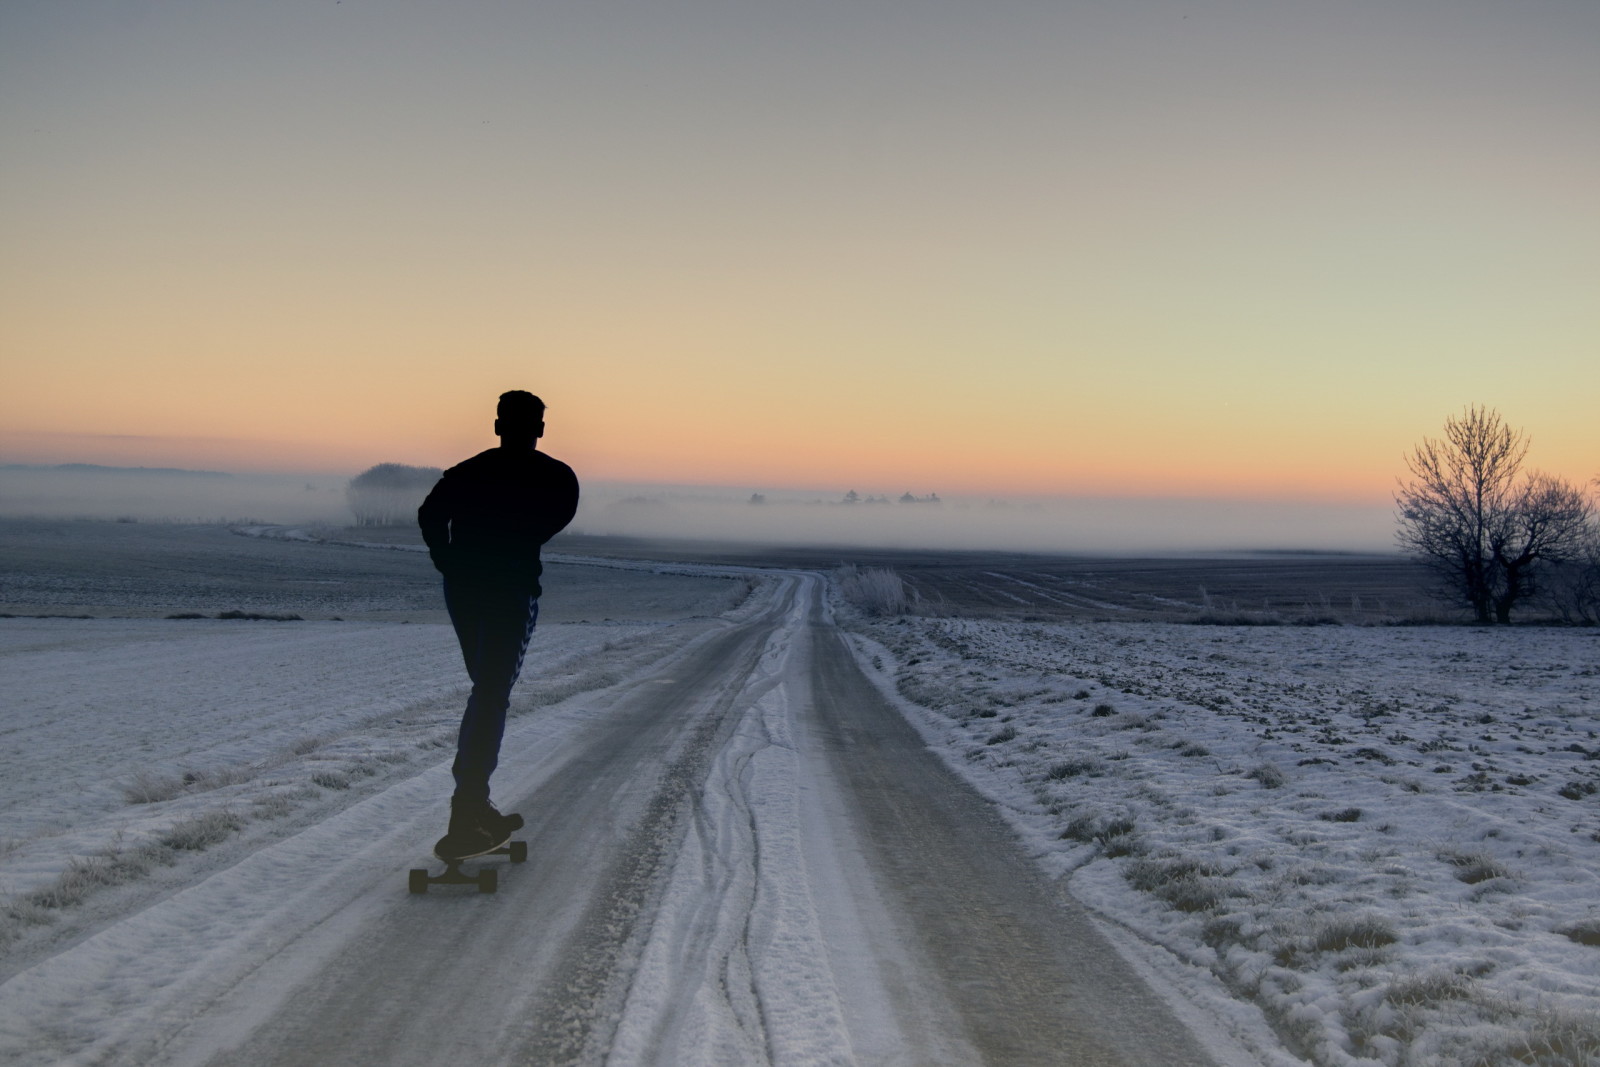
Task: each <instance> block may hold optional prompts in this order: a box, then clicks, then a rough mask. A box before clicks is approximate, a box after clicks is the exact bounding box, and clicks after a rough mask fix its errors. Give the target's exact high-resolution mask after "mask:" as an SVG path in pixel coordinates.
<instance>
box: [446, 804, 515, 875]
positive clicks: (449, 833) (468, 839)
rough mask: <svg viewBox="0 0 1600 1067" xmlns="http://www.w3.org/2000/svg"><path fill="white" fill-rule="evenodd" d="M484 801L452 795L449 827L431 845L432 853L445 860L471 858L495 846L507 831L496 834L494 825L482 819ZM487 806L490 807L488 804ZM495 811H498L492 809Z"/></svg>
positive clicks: (493, 848)
mask: <svg viewBox="0 0 1600 1067" xmlns="http://www.w3.org/2000/svg"><path fill="white" fill-rule="evenodd" d="M487 807H488V806H487V804H486V802H484V801H481V800H480V801H471V800H464V799H462V798H460V797H454V798H452V799H451V801H450V828H449V829H448V830H446V831H445V835H444V836H443V837H441V838H439V842H438V844H436V845H434V846H433V854H434V855H435V856H438V857H439V858H440V859H442V860H444V861H445V862H447V863H448V862H451V861H453V860H464V859H471V858H472V857H473V856H481V855H483V854H484V853H485V852H493V851H494V850H495V849H497V848H499V847H500V845H501V843H502V842H503V841H505V839H506V837H507V836H509V834H507V835H504V836H498V837H497V836H496V835H495V830H496V829H497V828H495V827H491V826H489V825H488V824H487V823H486V821H485V819H484V814H485V809H486V808H487ZM488 810H491V811H492V810H493V809H492V808H488ZM496 814H497V815H498V813H496Z"/></svg>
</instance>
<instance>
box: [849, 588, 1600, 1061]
mask: <svg viewBox="0 0 1600 1067" xmlns="http://www.w3.org/2000/svg"><path fill="white" fill-rule="evenodd" d="M842 613H843V614H844V615H846V616H849V615H850V612H849V611H848V610H844V611H842ZM849 625H850V626H851V627H852V628H853V629H854V630H855V631H856V635H857V637H858V638H860V640H858V641H857V644H858V651H859V653H860V658H861V660H862V664H863V667H864V668H865V669H866V670H867V673H868V674H869V675H870V676H873V677H875V678H877V679H878V680H879V683H880V685H881V686H882V687H883V688H884V689H885V691H886V692H887V693H889V694H890V695H891V696H892V697H894V698H895V699H897V700H899V701H900V702H901V704H902V706H903V707H904V708H906V710H907V712H908V714H909V715H910V716H911V717H912V719H913V721H915V722H916V723H918V725H919V726H920V727H921V728H922V729H923V731H924V733H925V735H926V736H927V737H928V738H929V740H930V742H931V743H932V744H933V745H934V746H935V748H936V749H938V750H939V751H942V752H943V753H944V754H945V755H946V757H947V759H948V760H949V761H950V762H951V764H952V765H953V766H955V767H957V768H958V769H960V770H961V771H962V773H964V774H965V775H966V776H967V777H968V778H969V779H970V780H972V781H973V782H974V783H975V784H976V785H977V786H978V787H979V788H980V789H981V790H983V791H984V792H986V793H987V794H988V795H989V796H991V797H993V798H994V799H996V800H997V801H998V802H999V803H1000V804H1001V805H1002V807H1003V808H1004V809H1005V810H1006V811H1007V812H1008V814H1009V815H1010V817H1011V818H1012V820H1013V822H1014V824H1015V825H1016V826H1017V827H1018V828H1019V830H1020V832H1021V833H1022V834H1023V836H1024V838H1025V839H1026V840H1027V842H1028V843H1029V845H1030V847H1031V848H1032V849H1033V850H1034V851H1035V852H1036V853H1037V855H1038V857H1039V860H1040V862H1041V863H1042V864H1043V865H1044V866H1045V867H1046V869H1047V870H1049V871H1051V872H1052V873H1054V874H1056V875H1059V876H1061V877H1063V878H1065V879H1067V882H1068V886H1069V888H1070V889H1071V891H1072V892H1073V893H1074V895H1075V896H1077V897H1078V898H1079V899H1081V900H1083V901H1084V902H1085V903H1087V904H1088V905H1090V906H1091V907H1092V908H1094V909H1095V910H1096V911H1097V912H1098V913H1099V914H1100V915H1101V916H1103V917H1104V918H1105V919H1106V920H1107V921H1108V922H1109V923H1111V924H1113V925H1114V926H1116V927H1119V928H1121V929H1123V930H1125V931H1128V932H1130V933H1131V934H1132V935H1133V936H1135V937H1137V938H1138V939H1140V940H1142V941H1143V942H1144V943H1146V944H1149V945H1155V946H1160V948H1161V949H1162V950H1164V951H1165V952H1166V953H1168V954H1169V958H1171V959H1173V960H1174V961H1175V963H1176V962H1177V961H1182V962H1183V963H1185V964H1191V965H1193V964H1198V965H1200V966H1201V967H1203V968H1205V969H1206V970H1207V971H1209V973H1210V974H1211V976H1212V981H1213V986H1212V989H1213V993H1212V994H1211V995H1215V996H1230V997H1233V998H1238V999H1240V1000H1244V1001H1247V1002H1251V1003H1253V1004H1255V1005H1258V1006H1259V1008H1260V1009H1261V1011H1262V1012H1263V1014H1264V1016H1265V1018H1266V1019H1267V1021H1268V1022H1269V1023H1270V1024H1271V1025H1272V1026H1273V1027H1274V1028H1275V1030H1276V1031H1277V1033H1278V1034H1279V1036H1280V1038H1281V1039H1282V1040H1283V1042H1284V1044H1285V1045H1286V1047H1288V1048H1289V1049H1290V1050H1292V1051H1293V1052H1295V1053H1296V1054H1297V1055H1299V1056H1302V1057H1305V1058H1306V1059H1309V1060H1310V1061H1312V1062H1314V1063H1316V1064H1319V1065H1321V1064H1326V1065H1335V1064H1338V1065H1353V1064H1386V1065H1396V1067H1398V1065H1420V1064H1484V1065H1490V1064H1524V1063H1536V1064H1547V1065H1556V1064H1562V1065H1568V1064H1585V1063H1600V633H1596V632H1595V631H1593V630H1571V629H1565V630H1564V629H1543V628H1541V629H1499V630H1477V629H1470V628H1464V627H1416V628H1404V629H1393V628H1368V627H1318V628H1290V627H1273V628H1263V627H1195V626H1179V625H1163V624H1155V623H1086V624H1030V623H1008V622H992V621H983V622H979V621H973V620H961V619H928V618H900V619H894V620H884V619H872V618H867V617H864V616H857V617H856V618H855V620H854V621H853V622H850V623H849ZM873 664H877V666H876V668H874V666H873Z"/></svg>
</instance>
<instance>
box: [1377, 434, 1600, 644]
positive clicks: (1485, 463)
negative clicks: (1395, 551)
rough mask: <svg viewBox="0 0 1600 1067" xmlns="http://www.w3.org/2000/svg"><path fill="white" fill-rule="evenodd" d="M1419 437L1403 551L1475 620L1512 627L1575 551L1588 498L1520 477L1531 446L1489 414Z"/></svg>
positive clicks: (1401, 496)
mask: <svg viewBox="0 0 1600 1067" xmlns="http://www.w3.org/2000/svg"><path fill="white" fill-rule="evenodd" d="M1444 429H1445V435H1444V439H1443V440H1435V439H1433V438H1423V441H1422V443H1421V444H1420V445H1418V446H1417V447H1416V449H1415V450H1414V451H1413V452H1412V453H1411V455H1409V456H1407V457H1406V466H1407V467H1409V468H1410V469H1411V473H1412V475H1413V480H1412V481H1411V482H1409V483H1405V484H1403V485H1402V486H1401V489H1400V492H1399V493H1397V494H1396V497H1395V502H1396V503H1397V504H1398V505H1399V509H1400V515H1399V519H1400V529H1399V533H1398V540H1399V542H1400V546H1401V547H1402V548H1403V549H1404V550H1405V551H1407V552H1410V553H1411V554H1412V555H1415V556H1417V557H1418V558H1419V559H1421V560H1422V561H1423V562H1424V563H1425V564H1427V565H1428V566H1429V567H1430V568H1431V569H1432V570H1433V571H1434V573H1435V574H1436V575H1438V576H1439V578H1440V579H1441V580H1442V584H1443V587H1444V589H1445V591H1446V593H1447V595H1449V596H1450V597H1451V599H1456V600H1459V601H1462V602H1464V603H1465V604H1466V605H1467V606H1468V607H1469V608H1471V609H1472V612H1473V615H1474V617H1475V618H1476V619H1477V621H1479V622H1483V623H1487V622H1490V621H1494V622H1501V623H1505V622H1510V621H1511V609H1512V608H1513V607H1515V606H1516V605H1517V604H1518V603H1520V602H1522V601H1524V600H1526V599H1527V598H1529V597H1530V596H1532V595H1533V593H1534V592H1535V591H1536V589H1537V579H1538V576H1539V573H1540V565H1541V564H1542V563H1545V562H1547V561H1553V560H1560V559H1565V558H1567V557H1569V556H1571V555H1573V554H1574V553H1576V552H1577V550H1578V549H1579V547H1580V545H1581V542H1582V539H1583V537H1584V533H1585V530H1586V526H1587V523H1588V519H1589V504H1588V501H1587V500H1585V499H1584V496H1583V494H1582V493H1581V492H1580V491H1579V490H1577V489H1575V488H1573V487H1572V486H1571V485H1568V484H1567V483H1566V482H1564V481H1562V480H1561V479H1559V478H1556V477H1554V476H1551V475H1547V474H1541V473H1537V472H1533V473H1529V474H1528V475H1526V476H1522V460H1523V457H1524V456H1526V455H1527V451H1528V440H1527V437H1526V436H1525V435H1524V434H1523V433H1522V432H1521V431H1520V430H1513V429H1512V428H1511V427H1509V426H1507V425H1506V424H1505V423H1504V422H1502V421H1501V419H1500V413H1499V412H1497V411H1495V410H1493V409H1492V408H1484V407H1478V406H1473V407H1469V408H1467V409H1466V411H1464V412H1463V413H1462V414H1461V416H1460V417H1451V418H1448V419H1446V420H1445V424H1444Z"/></svg>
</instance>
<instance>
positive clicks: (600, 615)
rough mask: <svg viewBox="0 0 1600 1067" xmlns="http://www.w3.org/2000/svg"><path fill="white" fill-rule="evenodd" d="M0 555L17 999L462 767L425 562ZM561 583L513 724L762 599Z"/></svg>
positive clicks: (224, 538)
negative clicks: (266, 856)
mask: <svg viewBox="0 0 1600 1067" xmlns="http://www.w3.org/2000/svg"><path fill="white" fill-rule="evenodd" d="M257 532H258V533H260V532H264V531H257ZM280 533H281V531H280ZM0 544H4V546H5V548H6V549H7V553H6V556H5V562H4V564H3V565H0V613H3V614H4V615H5V616H7V617H0V677H3V678H4V679H5V685H4V690H3V693H0V754H3V759H4V765H5V773H4V775H0V980H4V978H5V977H8V976H10V975H12V974H14V973H16V972H17V971H18V970H19V969H22V968H23V967H25V966H27V965H28V964H29V963H30V962H32V961H35V960H37V959H39V958H41V957H42V956H45V955H48V954H50V953H51V952H54V951H58V950H59V949H60V948H62V947H64V946H66V945H69V944H71V943H73V942H74V941H75V940H77V939H80V938H82V937H84V936H86V935H87V934H88V933H90V932H92V931H94V930H95V929H98V928H99V927H100V926H102V925H103V924H105V923H106V922H109V921H114V920H115V919H116V918H117V917H118V916H120V915H122V914H125V913H126V912H128V911H129V910H131V909H134V908H137V907H139V906H141V905H142V904H144V903H146V902H148V901H150V900H153V899H158V898H159V897H160V896H161V895H162V894H164V893H168V892H171V891H172V888H173V887H175V886H180V885H182V884H185V883H186V882H188V881H190V880H192V879H194V878H196V877H199V876H200V875H201V874H202V873H203V872H204V871H206V870H209V869H212V868H216V867H219V866H222V865H225V864H226V863H228V862H231V861H234V860H237V858H238V857H239V856H241V855H243V854H245V853H247V852H249V851H251V850H253V849H257V848H260V847H262V845H263V844H264V843H266V842H269V841H271V840H274V839H277V838H279V837H282V836H284V835H287V834H291V833H293V832H295V831H296V830H297V829H299V828H302V827H304V826H307V825H310V824H312V823H315V822H317V821H319V820H322V819H326V818H329V817H331V816H332V815H334V814H336V813H337V812H339V811H342V810H343V809H345V808H346V807H348V806H350V805H351V804H353V803H356V802H358V801H359V800H361V799H362V798H364V797H368V796H372V795H374V794H376V793H379V792H381V791H383V790H384V789H385V788H388V787H390V786H392V785H394V784H395V783H396V782H399V781H403V780H405V779H407V778H410V777H412V776H414V775H416V774H418V773H420V772H421V771H423V770H424V769H426V768H428V767H431V766H434V765H436V764H438V763H440V762H441V761H445V760H447V759H448V757H449V755H450V753H451V751H452V750H453V747H454V743H455V728H456V725H457V723H458V722H459V720H460V714H461V707H462V705H463V704H464V703H465V699H466V691H467V690H466V678H465V673H464V671H463V669H462V667H461V656H460V651H459V649H458V648H457V646H456V642H455V637H454V634H453V633H452V631H451V629H450V627H449V625H448V624H447V623H445V622H442V621H440V620H442V619H443V611H442V610H441V608H440V606H439V603H438V601H439V591H438V585H437V579H436V577H435V576H434V574H433V571H432V568H431V567H430V566H429V564H428V562H427V557H426V555H425V554H423V553H422V552H420V551H382V550H373V549H360V548H356V547H353V546H337V545H323V544H315V543H308V542H305V541H303V540H302V541H296V540H287V541H286V540H281V539H271V538H263V537H259V536H257V537H249V536H240V535H239V533H238V532H236V531H233V530H230V529H229V528H227V527H221V526H166V525H142V524H113V523H97V522H65V523H52V522H34V521H23V522H15V521H12V522H0ZM549 570H550V584H551V585H552V586H553V587H555V588H558V589H559V590H560V593H561V595H560V596H559V597H551V596H548V595H547V597H546V601H547V603H550V604H552V605H553V607H554V610H551V611H548V612H545V613H543V614H542V616H541V619H540V624H539V627H538V631H537V634H536V635H535V639H534V641H533V643H532V645H531V647H530V649H529V652H528V656H527V661H526V667H525V671H524V677H525V679H526V680H525V681H524V682H523V684H522V685H520V686H519V688H518V690H517V692H516V696H515V700H514V704H513V713H514V714H522V713H526V712H528V711H531V710H533V709H535V708H538V707H542V706H545V705H548V704H553V703H557V702H559V701H561V700H563V699H565V698H567V697H569V696H571V695H572V694H574V693H580V692H585V691H589V690H592V689H595V688H599V687H602V686H606V685H610V684H612V683H614V682H615V681H616V680H617V679H618V678H620V677H623V676H624V675H626V674H627V673H629V672H630V671H636V670H639V669H642V668H644V667H645V666H647V665H648V664H649V663H652V662H654V661H656V660H658V659H660V658H661V657H663V656H665V655H668V654H669V653H671V652H672V651H673V650H675V649H677V648H680V647H681V646H682V645H683V644H684V643H685V642H687V641H689V640H690V639H692V638H693V637H694V636H695V635H696V634H697V633H699V632H701V631H703V630H704V629H705V627H706V626H707V625H709V624H710V620H711V619H712V618H714V617H715V616H716V615H717V614H718V613H720V612H724V611H726V610H728V609H729V608H731V607H733V606H735V605H737V604H738V603H740V602H741V601H742V600H743V599H744V598H745V596H746V595H747V594H748V592H749V588H750V583H749V582H746V581H744V580H741V579H737V578H735V579H730V578H728V577H726V576H714V575H711V574H709V573H707V572H706V571H705V569H704V568H701V569H700V572H699V573H694V571H695V568H692V567H688V568H677V569H674V568H671V567H665V566H660V565H656V566H645V567H632V568H629V567H626V566H625V565H619V564H615V563H612V564H608V565H605V566H589V565H583V564H577V563H567V564H556V565H553V566H551V567H550V568H549ZM230 612H233V613H239V614H243V615H247V616H248V615H258V616H263V615H264V616H267V618H265V619H259V618H258V619H250V618H243V619H238V618H217V617H216V616H217V615H219V614H227V613H230ZM24 613H27V614H24ZM38 616H44V617H38ZM169 616H178V617H169ZM194 616H204V617H194ZM280 616H298V618H297V619H295V621H273V619H274V618H277V617H280ZM374 620H382V621H374ZM563 620H566V621H563ZM442 804H443V802H442V801H441V815H440V823H441V826H442V825H443V818H444V816H443V808H442Z"/></svg>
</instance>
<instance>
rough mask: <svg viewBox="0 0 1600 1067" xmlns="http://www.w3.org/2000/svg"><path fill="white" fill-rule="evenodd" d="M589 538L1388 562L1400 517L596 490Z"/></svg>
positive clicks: (1274, 509)
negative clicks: (1369, 557) (1334, 556)
mask: <svg viewBox="0 0 1600 1067" xmlns="http://www.w3.org/2000/svg"><path fill="white" fill-rule="evenodd" d="M573 527H574V529H575V530H578V531H581V532H583V533H586V534H598V535H609V536H636V537H679V538H691V539H697V540H700V539H704V540H732V541H753V542H757V543H769V544H791V545H841V546H845V545H859V546H864V547H885V548H936V549H937V548H956V549H967V548H971V549H1004V550H1016V551H1045V552H1082V553H1094V554H1117V555H1121V554H1132V553H1152V552H1156V553H1160V552H1208V551H1221V552H1231V551H1253V550H1281V549H1288V550H1295V549H1299V550H1308V551H1343V552H1390V551H1393V550H1394V509H1393V508H1392V507H1391V506H1388V505H1369V506H1361V505H1350V504H1333V503H1304V502H1284V501H1259V500H1255V501H1230V500H1196V499H1148V498H1114V497H1083V498H1070V499H1067V498H1055V499H1036V500H1011V501H1002V500H975V499H968V498H959V497H947V498H943V499H941V500H939V501H938V502H933V501H931V500H927V499H921V500H918V501H916V502H905V503H901V502H899V501H898V500H897V499H896V498H895V497H893V496H888V497H881V496H880V497H877V498H876V499H875V501H874V502H872V503H867V502H865V498H861V499H858V500H857V501H856V502H854V503H845V502H843V501H841V500H840V499H839V498H837V497H835V498H833V499H831V500H830V499H827V498H823V497H819V496H818V495H817V494H809V495H807V494H801V493H790V494H784V493H777V492H773V493H765V494H761V502H759V503H757V502H753V501H752V499H751V494H749V493H743V494H736V493H734V492H733V491H732V490H726V491H723V490H716V489H662V488H660V487H654V488H634V489H629V488H626V487H616V486H599V487H595V488H591V489H587V490H586V491H585V498H584V503H583V506H582V507H581V508H580V509H579V511H578V517H577V519H576V521H575V522H574V523H573Z"/></svg>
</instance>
